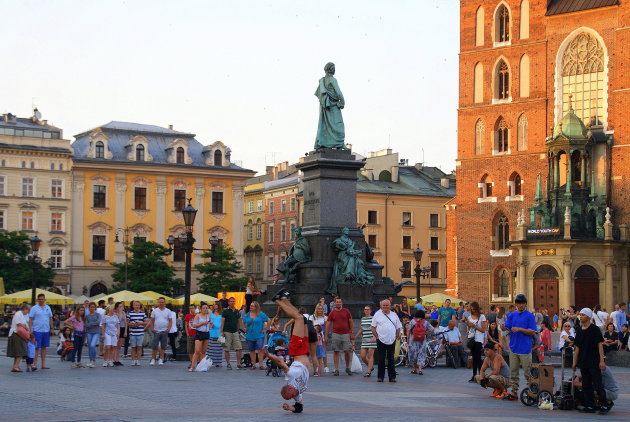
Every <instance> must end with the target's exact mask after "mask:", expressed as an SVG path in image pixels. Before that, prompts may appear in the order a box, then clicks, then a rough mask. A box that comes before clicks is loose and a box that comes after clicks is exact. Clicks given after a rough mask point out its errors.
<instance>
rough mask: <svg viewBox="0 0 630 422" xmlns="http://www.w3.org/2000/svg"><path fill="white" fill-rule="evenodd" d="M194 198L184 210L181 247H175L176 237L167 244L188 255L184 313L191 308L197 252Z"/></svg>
mask: <svg viewBox="0 0 630 422" xmlns="http://www.w3.org/2000/svg"><path fill="white" fill-rule="evenodd" d="M190 201H192V198H188V205H187V206H186V207H185V208H184V209H183V210H182V216H183V217H184V226H185V227H186V233H185V234H183V235H182V236H180V238H179V241H180V244H181V246H175V236H173V235H170V236H169V237H168V238H167V239H166V242H167V243H168V245H169V247H170V249H171V250H173V249H181V250H183V251H184V252H185V254H186V260H185V267H184V311H187V310H188V307H189V306H190V285H191V278H192V253H193V251H194V250H195V248H194V247H193V246H194V244H195V238H194V237H193V225H194V224H195V217H196V216H197V210H196V209H194V208H193V206H192V205H190Z"/></svg>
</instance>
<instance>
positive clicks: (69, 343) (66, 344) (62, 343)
mask: <svg viewBox="0 0 630 422" xmlns="http://www.w3.org/2000/svg"><path fill="white" fill-rule="evenodd" d="M73 349H74V339H73V338H72V328H70V327H64V328H63V329H62V330H61V333H60V334H59V344H58V345H57V354H58V355H59V356H61V361H62V362H63V361H64V360H66V356H67V355H68V353H70V352H71V351H72V350H73Z"/></svg>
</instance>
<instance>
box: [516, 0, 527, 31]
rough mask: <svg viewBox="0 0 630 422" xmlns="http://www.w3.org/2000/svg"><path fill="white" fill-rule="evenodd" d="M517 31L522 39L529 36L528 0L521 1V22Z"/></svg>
mask: <svg viewBox="0 0 630 422" xmlns="http://www.w3.org/2000/svg"><path fill="white" fill-rule="evenodd" d="M518 32H519V36H520V38H521V39H522V40H526V39H527V38H529V0H523V1H522V2H521V22H520V25H519V31H518Z"/></svg>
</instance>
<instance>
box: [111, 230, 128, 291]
mask: <svg viewBox="0 0 630 422" xmlns="http://www.w3.org/2000/svg"><path fill="white" fill-rule="evenodd" d="M119 233H122V235H123V240H122V244H123V248H125V282H124V285H125V290H127V283H129V278H128V277H127V270H128V268H129V245H130V244H131V240H130V239H129V235H130V233H131V229H130V228H129V227H125V228H124V229H121V228H119V229H116V237H115V238H114V243H120V239H118V234H119Z"/></svg>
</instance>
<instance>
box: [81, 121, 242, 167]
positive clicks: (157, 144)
mask: <svg viewBox="0 0 630 422" xmlns="http://www.w3.org/2000/svg"><path fill="white" fill-rule="evenodd" d="M96 129H100V130H101V131H102V132H103V133H104V134H105V135H106V136H107V138H108V142H107V144H108V145H107V146H108V149H109V151H110V152H111V153H112V158H111V159H108V160H105V159H102V158H98V159H97V158H90V157H88V156H87V154H88V152H89V150H90V134H91V133H92V132H93V131H94V130H96ZM136 135H142V136H144V137H146V138H147V140H148V141H149V145H148V152H149V154H150V155H151V156H152V157H153V160H152V161H146V162H137V161H130V160H128V159H127V154H128V152H129V150H128V149H127V148H126V146H127V145H128V144H129V140H130V139H131V138H133V137H134V136H136ZM75 138H76V140H75V141H74V142H73V143H72V148H73V149H74V154H73V157H74V159H75V160H81V161H95V162H103V161H114V162H129V163H134V164H136V165H138V164H139V165H155V164H160V165H163V164H169V165H176V166H182V167H186V166H194V167H206V168H211V167H213V166H209V165H206V163H205V156H204V155H203V154H202V153H203V151H204V148H206V147H204V145H202V144H201V143H200V142H199V141H197V140H196V139H195V135H194V134H192V133H186V132H178V131H175V130H172V129H167V128H163V127H159V126H153V125H144V124H138V123H129V122H116V121H113V122H109V123H107V124H105V125H102V126H99V127H97V128H94V129H91V130H88V131H85V132H82V133H80V134H78V135H75ZM178 138H183V139H185V140H186V142H188V155H189V156H190V157H191V158H192V164H189V165H186V164H174V163H169V162H168V155H167V149H169V148H170V147H171V144H172V142H173V141H174V140H175V139H178ZM220 168H222V169H233V170H246V169H243V168H242V167H239V166H237V165H236V164H232V163H230V165H229V166H228V167H220ZM246 171H250V170H246Z"/></svg>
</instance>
